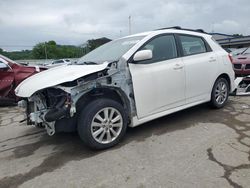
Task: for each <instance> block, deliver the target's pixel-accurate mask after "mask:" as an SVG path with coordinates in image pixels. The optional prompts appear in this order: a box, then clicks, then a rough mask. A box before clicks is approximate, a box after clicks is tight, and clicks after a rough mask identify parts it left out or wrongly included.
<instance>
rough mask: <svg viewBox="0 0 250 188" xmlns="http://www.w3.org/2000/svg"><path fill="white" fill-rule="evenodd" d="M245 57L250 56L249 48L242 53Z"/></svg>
mask: <svg viewBox="0 0 250 188" xmlns="http://www.w3.org/2000/svg"><path fill="white" fill-rule="evenodd" d="M242 54H243V55H247V54H250V47H248V48H247V49H245V50H244V52H242Z"/></svg>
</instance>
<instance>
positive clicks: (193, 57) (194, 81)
mask: <svg viewBox="0 0 250 188" xmlns="http://www.w3.org/2000/svg"><path fill="white" fill-rule="evenodd" d="M178 36H179V42H180V46H181V50H182V53H183V58H182V60H183V63H184V65H185V78H186V91H185V92H186V103H193V102H198V101H203V100H207V99H208V98H209V97H210V94H211V87H212V85H213V84H214V83H213V82H214V79H215V77H216V75H217V71H218V63H217V60H218V59H217V56H216V54H215V53H214V52H213V51H212V50H211V48H210V46H209V45H208V44H207V43H206V41H205V39H204V38H202V37H199V36H193V35H181V34H180V35H178Z"/></svg>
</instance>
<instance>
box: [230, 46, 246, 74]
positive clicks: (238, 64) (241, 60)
mask: <svg viewBox="0 0 250 188" xmlns="http://www.w3.org/2000/svg"><path fill="white" fill-rule="evenodd" d="M232 63H233V67H234V72H235V74H236V77H241V76H248V75H250V48H249V47H248V48H246V49H245V50H244V51H243V52H241V53H239V54H236V55H235V56H233V57H232Z"/></svg>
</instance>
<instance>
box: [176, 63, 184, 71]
mask: <svg viewBox="0 0 250 188" xmlns="http://www.w3.org/2000/svg"><path fill="white" fill-rule="evenodd" d="M182 68H183V65H180V64H175V65H174V70H180V69H182Z"/></svg>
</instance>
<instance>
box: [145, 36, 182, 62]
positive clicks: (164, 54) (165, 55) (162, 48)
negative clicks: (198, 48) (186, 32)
mask: <svg viewBox="0 0 250 188" xmlns="http://www.w3.org/2000/svg"><path fill="white" fill-rule="evenodd" d="M141 50H151V51H152V53H153V57H152V59H150V60H146V61H141V62H140V63H143V64H148V63H155V62H159V61H164V60H168V59H173V58H176V57H177V50H176V44H175V38H174V36H173V35H165V36H160V37H157V38H154V39H153V40H151V41H149V42H148V43H147V44H145V45H144V46H143V47H142V49H141Z"/></svg>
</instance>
